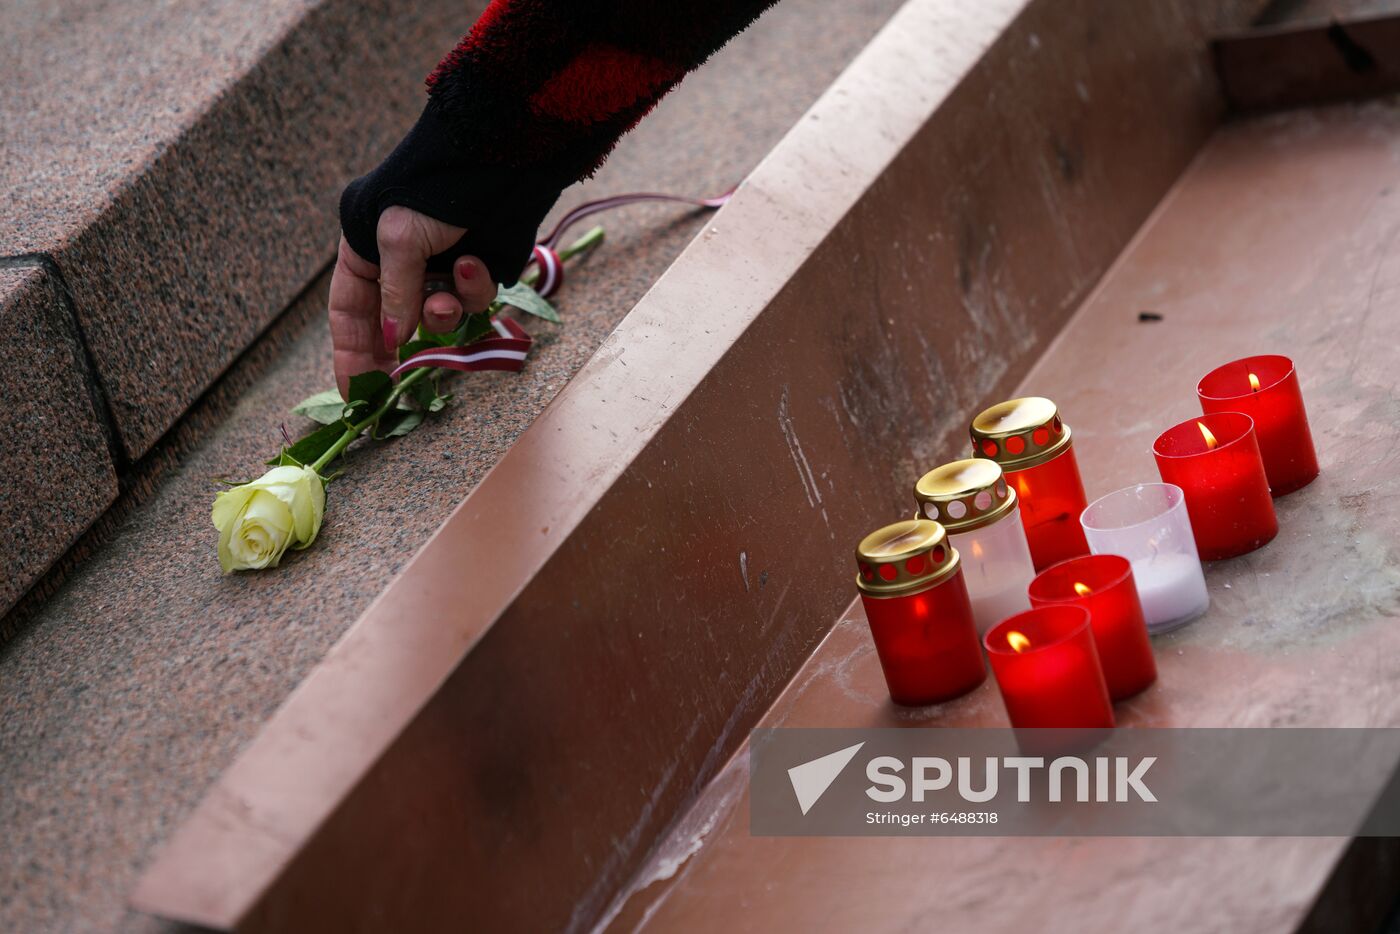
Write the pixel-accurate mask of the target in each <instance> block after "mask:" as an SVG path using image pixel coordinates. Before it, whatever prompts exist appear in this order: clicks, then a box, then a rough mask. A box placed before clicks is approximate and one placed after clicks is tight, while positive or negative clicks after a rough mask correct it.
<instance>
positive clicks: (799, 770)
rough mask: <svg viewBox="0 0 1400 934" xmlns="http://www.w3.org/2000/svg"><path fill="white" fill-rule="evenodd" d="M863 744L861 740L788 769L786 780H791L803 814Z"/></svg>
mask: <svg viewBox="0 0 1400 934" xmlns="http://www.w3.org/2000/svg"><path fill="white" fill-rule="evenodd" d="M864 745H865V743H863V742H862V743H856V744H855V745H854V746H847V747H846V748H845V749H838V750H836V751H835V752H833V753H828V754H827V755H825V756H822V757H821V758H820V759H813V760H812V761H811V762H804V763H802V764H801V765H795V766H793V767H792V768H790V769H788V780H789V781H791V782H792V791H793V794H795V795H797V805H798V807H800V808H802V813H803V814H804V815H805V814H806V813H807V812H808V811H810V810H811V809H812V805H814V804H816V803H817V801H818V800H819V799H820V798H821V796H822V795H824V794H826V790H827V789H828V788H830V787H831V783H832V782H834V781H836V777H837V776H838V775H840V774H841V770H842V769H844V768H845V767H846V766H847V765H850V763H851V760H852V759H854V758H855V757H856V753H858V752H860V747H862V746H864Z"/></svg>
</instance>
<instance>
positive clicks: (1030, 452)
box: [972, 396, 1070, 470]
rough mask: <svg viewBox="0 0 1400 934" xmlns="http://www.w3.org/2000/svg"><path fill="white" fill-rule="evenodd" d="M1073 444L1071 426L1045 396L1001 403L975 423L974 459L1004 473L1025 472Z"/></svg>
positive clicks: (973, 435)
mask: <svg viewBox="0 0 1400 934" xmlns="http://www.w3.org/2000/svg"><path fill="white" fill-rule="evenodd" d="M1069 444H1070V434H1069V426H1068V425H1066V424H1065V423H1064V422H1063V421H1061V420H1060V411H1059V409H1058V408H1056V406H1055V403H1053V402H1051V401H1050V400H1049V399H1046V398H1044V397H1042V396H1027V397H1026V398H1024V399H1011V400H1008V401H1006V402H999V403H997V404H996V405H994V406H992V407H991V408H989V409H985V410H983V412H982V414H980V415H978V416H977V417H976V418H974V419H973V420H972V455H973V457H983V458H986V459H987V460H993V461H996V462H997V463H998V464H1000V465H1001V467H1002V469H1003V470H1025V469H1026V468H1027V467H1034V466H1036V465H1037V464H1043V463H1045V462H1046V461H1048V460H1053V459H1054V458H1056V457H1058V456H1059V455H1060V454H1061V453H1063V452H1064V450H1065V449H1066V448H1068V447H1069Z"/></svg>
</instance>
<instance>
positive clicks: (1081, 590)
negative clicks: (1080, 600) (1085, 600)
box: [1074, 581, 1094, 597]
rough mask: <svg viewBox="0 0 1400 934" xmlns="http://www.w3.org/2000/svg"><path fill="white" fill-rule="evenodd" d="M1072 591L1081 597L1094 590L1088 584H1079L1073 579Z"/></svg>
mask: <svg viewBox="0 0 1400 934" xmlns="http://www.w3.org/2000/svg"><path fill="white" fill-rule="evenodd" d="M1074 592H1075V593H1077V594H1079V595H1080V596H1081V597H1087V596H1089V594H1091V593H1093V592H1094V591H1093V589H1092V588H1091V587H1090V586H1089V585H1088V584H1081V583H1080V582H1079V581H1075V582H1074Z"/></svg>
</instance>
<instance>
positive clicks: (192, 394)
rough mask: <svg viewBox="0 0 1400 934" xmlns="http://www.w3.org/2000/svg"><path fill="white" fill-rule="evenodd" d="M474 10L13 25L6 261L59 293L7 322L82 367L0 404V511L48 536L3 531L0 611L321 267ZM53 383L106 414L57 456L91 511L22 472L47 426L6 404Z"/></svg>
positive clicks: (22, 377) (16, 376)
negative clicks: (343, 194)
mask: <svg viewBox="0 0 1400 934" xmlns="http://www.w3.org/2000/svg"><path fill="white" fill-rule="evenodd" d="M483 6H484V2H483V0H469V2H467V3H462V2H458V0H428V2H423V3H414V4H397V3H390V2H374V3H359V2H350V0H212V2H204V0H200V2H196V0H167V2H162V3H144V2H136V0H117V2H113V3H107V2H96V0H58V2H54V3H20V4H7V5H6V7H5V8H4V9H3V10H0V22H3V28H4V32H5V44H6V54H5V55H4V56H3V57H0V83H3V85H4V87H5V89H6V93H5V94H3V95H0V128H2V129H0V133H3V136H4V138H3V143H2V144H0V149H3V151H4V153H5V158H4V160H0V263H3V264H6V265H12V266H19V267H21V268H25V267H36V268H40V269H42V270H43V274H44V279H45V280H46V285H45V286H44V289H46V290H47V291H46V292H44V293H43V294H38V293H36V295H37V297H28V296H27V295H19V294H16V293H13V292H12V291H10V290H9V289H7V290H6V293H5V294H4V295H3V296H0V315H3V316H5V317H6V318H8V319H12V318H13V317H14V316H15V315H17V314H21V313H27V314H31V315H33V316H34V318H33V319H32V320H36V321H37V319H39V318H42V319H44V320H43V321H40V322H38V323H36V324H34V325H31V326H30V328H29V330H30V332H31V333H35V332H37V333H47V332H50V331H53V330H54V329H58V330H60V331H63V332H64V333H66V334H68V337H67V338H66V340H68V341H69V343H70V346H71V347H73V348H74V352H73V353H71V354H70V355H69V358H68V359H67V360H65V361H64V363H65V365H64V367H63V369H60V370H45V371H44V372H43V373H42V374H41V373H38V372H36V371H35V370H34V369H33V368H32V367H23V368H20V369H7V370H6V371H5V378H4V381H3V384H0V385H3V398H4V400H5V403H6V404H5V405H4V406H3V411H4V414H3V415H0V433H3V435H4V436H5V437H6V438H7V439H10V438H14V439H16V440H15V441H14V443H7V444H5V445H4V446H3V447H0V500H7V501H9V502H11V503H12V504H15V505H14V506H13V508H16V509H24V510H27V511H28V512H30V513H32V514H33V515H35V516H38V517H42V518H41V519H36V520H35V521H34V522H32V523H29V524H28V525H29V528H28V529H26V533H28V532H29V531H33V532H39V533H41V534H38V535H32V534H31V535H29V537H28V538H26V539H25V540H23V541H21V540H19V539H18V538H11V537H9V536H10V532H9V528H10V527H9V526H6V527H5V529H4V531H0V551H3V553H4V554H5V555H6V558H5V559H4V564H3V565H2V566H0V571H3V573H0V614H3V613H4V612H5V611H6V610H8V609H9V608H10V607H11V606H12V605H13V604H14V603H15V601H16V600H17V599H18V598H19V597H20V596H21V595H22V594H23V593H24V592H25V591H26V590H28V589H29V588H30V587H32V586H33V585H34V584H35V583H36V582H37V581H38V580H39V576H40V575H41V574H42V573H43V572H44V570H45V569H46V568H48V567H49V566H50V565H52V564H53V563H54V562H55V561H56V560H57V559H58V558H59V557H60V556H61V555H63V554H64V552H65V550H66V549H67V548H69V547H70V546H71V545H73V544H74V542H75V541H76V540H77V539H78V537H79V536H80V535H81V533H82V532H83V531H84V530H85V529H87V528H88V527H89V526H90V525H92V523H93V522H94V521H95V520H96V519H97V518H98V517H99V516H100V515H101V514H102V512H103V511H104V510H105V509H106V508H107V507H108V506H109V505H111V504H112V503H113V502H114V501H115V499H116V497H117V495H118V492H119V490H120V489H122V488H123V487H124V486H126V485H129V484H130V483H131V482H132V480H133V478H134V476H135V475H136V473H139V471H137V464H138V463H139V462H140V461H141V460H142V459H143V458H145V457H147V456H149V455H150V453H151V452H152V450H153V448H154V446H155V445H156V443H157V441H158V440H159V439H160V438H162V437H163V436H165V435H166V434H167V432H169V431H170V430H171V429H172V428H173V427H174V426H175V425H176V424H177V422H178V421H179V419H180V418H181V417H182V415H183V414H184V413H186V412H187V411H188V410H189V409H190V406H191V405H192V404H193V403H194V402H195V401H196V400H197V399H198V398H199V397H200V396H201V395H202V394H203V393H204V392H205V391H206V390H208V389H209V387H210V386H212V385H213V383H214V382H215V380H216V379H218V377H219V376H220V374H222V373H223V372H225V371H226V370H227V368H228V367H229V366H230V365H231V364H232V363H233V362H234V361H235V360H236V359H237V358H238V356H239V355H240V354H242V353H243V352H245V350H246V349H247V348H248V347H249V346H250V345H251V344H252V343H253V341H254V340H255V339H256V338H257V336H258V335H259V334H260V333H261V332H262V331H264V330H265V329H266V328H267V327H268V325H269V324H270V323H271V322H272V321H273V320H274V319H275V318H276V317H277V316H278V315H279V314H281V313H282V312H283V311H284V310H285V309H286V308H287V307H288V305H289V304H290V302H291V301H292V299H293V298H295V297H296V296H297V295H298V294H300V293H301V292H302V291H303V290H304V289H305V288H306V287H307V285H308V284H309V283H310V282H311V281H312V280H313V279H314V278H315V277H316V275H317V274H318V273H319V272H320V271H321V270H322V269H324V268H325V267H326V265H327V263H328V261H329V259H330V258H331V257H332V256H333V249H334V244H335V238H336V233H337V225H336V218H335V206H336V198H337V193H338V191H339V189H340V187H341V186H342V185H343V184H344V182H345V180H346V179H348V178H351V177H353V176H354V175H356V174H358V173H359V172H361V171H363V170H364V169H366V168H367V167H369V166H371V165H373V163H374V161H375V158H376V156H378V155H379V154H381V153H382V152H383V151H384V150H385V148H386V147H388V146H390V145H392V144H393V142H394V141H396V140H397V139H398V138H399V137H400V136H401V135H402V133H403V131H404V129H405V128H406V127H407V126H408V125H409V124H410V123H411V122H412V120H413V118H414V117H415V116H416V114H417V110H418V109H419V107H420V106H421V100H422V98H421V81H422V77H423V75H424V74H426V73H427V71H428V70H429V69H430V68H431V67H432V65H433V64H434V62H435V61H436V59H437V57H439V56H440V55H441V54H442V50H443V49H446V48H450V47H451V44H452V43H453V42H454V41H455V39H456V37H457V36H458V35H459V33H460V32H461V31H462V30H463V29H465V27H466V24H468V23H469V22H470V21H471V19H472V17H473V16H474V15H475V13H476V12H477V11H479V10H480V9H481V8H482V7H483ZM75 50H79V54H75ZM45 383H56V384H58V385H60V386H70V387H74V388H76V389H77V390H78V391H79V392H80V393H87V392H88V390H89V389H91V390H92V392H91V396H92V408H93V412H92V413H89V414H86V415H84V416H82V417H80V418H74V419H73V420H71V421H68V422H66V423H65V425H64V426H63V428H62V429H61V431H60V433H56V434H55V437H54V438H53V439H52V441H51V443H52V444H53V445H54V446H57V447H66V446H70V445H71V446H73V447H74V448H75V449H77V450H81V451H83V452H84V453H83V454H82V455H81V457H78V456H75V457H74V458H72V459H70V463H69V464H68V468H69V471H70V474H71V472H72V471H80V473H79V474H72V475H71V476H68V475H65V479H68V480H70V481H74V482H76V480H77V478H78V477H79V476H80V477H81V480H82V483H83V484H84V485H85V487H86V489H85V490H84V492H83V494H82V495H79V496H70V495H69V491H70V490H71V489H72V488H73V486H72V484H71V483H70V485H68V486H63V485H59V484H55V483H46V482H42V481H39V480H37V479H36V477H35V475H34V473H33V469H32V462H31V461H29V460H27V457H28V454H29V452H30V451H32V450H33V441H32V439H33V429H34V425H33V423H24V422H23V421H21V419H20V417H19V415H18V413H17V411H16V409H17V405H16V403H17V402H18V401H20V400H25V399H42V398H44V397H45V395H46V394H47V393H50V392H52V390H51V389H49V388H47V387H46V386H45ZM55 411H56V412H57V411H58V410H55ZM92 452H98V454H93V453H92ZM48 456H49V457H62V456H64V455H62V454H61V453H56V454H51V455H48ZM114 476H115V478H116V482H113V477H114ZM7 628H8V627H0V632H3V631H5V630H6V629H7Z"/></svg>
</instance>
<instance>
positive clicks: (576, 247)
mask: <svg viewBox="0 0 1400 934" xmlns="http://www.w3.org/2000/svg"><path fill="white" fill-rule="evenodd" d="M602 242H603V228H602V227H594V228H593V229H592V230H590V231H588V233H586V234H584V235H583V236H582V237H579V238H578V239H577V240H575V241H574V242H573V243H571V244H569V245H568V246H566V247H565V248H564V249H562V250H560V251H559V260H560V261H561V262H562V261H564V260H567V259H570V258H572V257H574V256H577V255H578V254H580V253H584V252H587V251H588V250H591V249H593V248H594V247H595V246H597V245H598V244H599V243H602ZM538 280H539V273H538V272H535V271H531V272H528V273H526V274H525V275H523V276H521V277H520V281H522V282H524V283H525V284H526V285H534V284H535V283H536V282H537V281H538ZM435 369H438V367H431V366H425V367H420V368H418V369H416V370H414V371H413V372H411V373H409V374H408V375H407V376H405V377H404V378H403V379H401V380H399V383H398V385H397V386H395V387H394V388H393V391H392V392H390V393H389V397H388V398H387V399H385V400H384V402H383V404H382V405H380V406H379V408H377V409H375V410H374V411H373V412H371V413H370V414H369V415H367V416H366V417H365V419H364V421H362V422H357V423H355V424H353V425H351V426H350V427H349V428H346V429H345V434H343V435H341V436H340V437H339V438H338V439H336V442H335V444H332V445H331V446H330V447H329V448H327V449H326V453H324V454H322V455H321V456H320V457H318V458H316V460H315V461H314V462H313V463H312V464H310V465H309V466H310V467H311V469H312V470H314V471H316V473H318V474H319V473H320V472H321V471H322V470H324V469H325V467H326V465H327V464H329V463H330V462H331V461H333V460H335V459H336V458H337V457H339V456H340V455H341V453H342V452H343V451H344V450H345V449H346V448H347V447H349V446H350V442H352V441H354V440H355V439H356V438H358V437H359V436H360V435H361V434H363V433H364V430H365V429H366V428H371V427H373V426H375V425H377V424H379V420H380V419H381V418H383V417H384V413H385V412H388V411H389V409H391V408H393V406H394V405H395V403H397V402H398V401H399V396H401V395H403V393H404V390H405V389H407V388H409V387H410V386H412V385H413V384H414V383H416V382H418V380H420V379H422V378H423V377H424V376H426V375H427V374H428V373H429V372H431V371H432V370H435Z"/></svg>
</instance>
